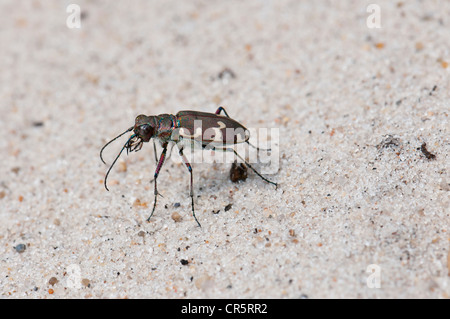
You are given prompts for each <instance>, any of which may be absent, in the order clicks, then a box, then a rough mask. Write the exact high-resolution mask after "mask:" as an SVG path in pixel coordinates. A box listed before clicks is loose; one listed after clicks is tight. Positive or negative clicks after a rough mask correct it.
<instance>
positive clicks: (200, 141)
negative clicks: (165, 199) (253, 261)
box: [100, 107, 278, 227]
mask: <svg viewBox="0 0 450 319" xmlns="http://www.w3.org/2000/svg"><path fill="white" fill-rule="evenodd" d="M221 112H223V113H224V114H225V115H221V114H220V113H221ZM196 121H201V123H202V124H203V125H202V126H201V127H197V126H196V125H195V123H196ZM131 131H133V132H134V133H133V134H132V135H131V136H130V137H129V138H128V140H127V141H126V142H125V144H124V146H123V147H122V149H121V150H120V152H119V154H118V155H117V156H116V158H115V159H114V161H113V163H112V164H111V166H110V167H109V169H108V171H107V172H106V176H105V180H104V185H105V188H106V190H108V191H109V189H108V186H107V184H106V180H107V178H108V175H109V173H110V171H111V169H112V167H113V166H114V164H115V163H116V161H117V159H118V158H119V157H120V155H121V154H122V152H123V151H124V150H125V149H126V150H127V154H128V152H133V151H135V152H137V151H139V150H140V149H141V148H142V145H143V144H144V143H146V142H149V141H150V140H151V139H152V138H153V139H158V140H159V141H160V143H161V146H162V153H161V156H160V157H159V160H158V158H157V155H156V146H155V144H153V146H154V150H155V158H156V162H157V165H156V170H155V175H154V180H153V181H154V185H155V186H154V195H155V201H154V203H153V209H152V212H151V214H150V216H149V217H148V218H147V221H150V218H151V217H152V216H153V213H154V212H155V208H156V202H157V199H158V195H159V193H158V188H157V182H156V181H157V178H158V175H159V172H160V170H161V167H162V165H163V164H164V160H165V157H166V152H167V147H168V144H169V142H175V143H176V145H177V146H178V149H179V154H180V156H181V158H182V159H183V162H184V164H185V165H186V167H187V169H188V171H189V174H190V178H191V180H190V193H189V195H190V197H191V207H192V215H193V217H194V219H195V221H196V222H197V224H198V226H200V227H201V225H200V223H199V221H198V220H197V217H196V216H195V210H194V191H193V174H192V166H191V164H190V163H189V162H188V160H187V158H186V156H185V155H184V154H183V150H184V148H185V147H193V146H195V145H199V146H201V147H202V148H203V149H208V150H213V151H226V152H234V154H235V155H236V156H237V157H239V158H240V159H241V160H242V161H243V162H244V163H245V164H246V165H247V167H249V168H250V169H251V170H252V171H253V172H255V173H256V175H258V176H259V177H261V178H262V179H263V180H264V181H265V182H267V183H270V184H272V185H275V187H277V185H278V184H277V183H275V182H272V181H270V180H268V179H267V178H266V177H264V176H263V175H261V174H260V173H259V172H258V171H257V170H256V169H255V168H253V167H252V166H251V165H250V164H249V163H248V162H247V161H246V160H245V159H244V158H243V157H242V156H240V155H239V154H238V153H237V152H236V150H235V149H234V148H231V147H230V146H232V145H235V144H238V143H247V144H249V145H251V146H253V145H252V144H250V142H249V138H250V134H249V131H248V130H247V129H246V128H245V127H244V126H243V125H242V124H240V123H239V122H237V121H235V120H233V119H232V118H231V117H230V116H229V115H228V113H227V111H226V110H225V109H224V108H223V107H219V108H218V109H217V111H216V112H215V113H206V112H197V111H180V112H178V113H177V114H176V115H172V114H160V115H156V116H146V115H142V114H141V115H138V116H137V117H136V119H135V124H134V126H132V127H130V128H129V129H127V130H126V131H125V132H123V133H121V134H120V135H118V136H116V137H115V138H113V139H112V140H111V141H109V142H108V143H106V144H105V145H104V146H103V147H102V149H101V150H100V159H101V160H102V162H103V163H105V161H104V160H103V157H102V153H103V150H104V149H105V148H106V147H107V146H108V145H109V144H111V143H112V142H113V141H115V140H116V139H118V138H119V137H121V136H122V135H124V134H126V133H128V132H131ZM153 141H154V140H153ZM253 147H255V146H253ZM255 148H256V149H257V150H259V148H257V147H255ZM105 164H106V163H105Z"/></svg>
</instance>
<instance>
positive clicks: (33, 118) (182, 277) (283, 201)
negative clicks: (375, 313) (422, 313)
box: [0, 0, 450, 298]
mask: <svg viewBox="0 0 450 319" xmlns="http://www.w3.org/2000/svg"><path fill="white" fill-rule="evenodd" d="M70 3H72V1H38V0H34V1H20V2H19V1H15V0H2V1H1V3H0V10H1V12H7V14H4V15H3V16H2V24H1V26H0V43H2V45H1V48H0V69H1V72H0V111H1V118H0V124H1V125H0V132H1V136H2V139H1V140H0V154H1V155H0V158H1V164H2V165H0V220H1V221H0V256H1V258H0V295H1V296H2V297H3V298H449V296H450V277H449V272H450V266H449V264H450V255H449V249H450V241H449V240H450V236H449V231H450V230H449V220H450V219H449V212H450V210H449V204H450V203H449V190H450V176H449V149H450V143H449V113H450V107H449V105H450V102H449V101H450V49H449V48H450V47H449V40H450V2H448V1H403V2H399V1H378V2H377V5H378V6H379V8H380V10H381V12H380V18H381V20H380V21H379V22H380V28H371V26H373V25H372V24H370V23H369V25H368V23H367V19H368V18H369V16H370V15H371V14H372V13H376V12H375V11H373V12H372V11H370V12H367V8H368V5H369V4H370V3H373V2H372V1H356V0H355V1H350V0H348V1H338V2H337V1H284V0H283V1H245V2H244V1H133V2H132V4H130V3H129V1H122V0H121V1H105V0H102V1H78V2H77V4H78V5H79V7H80V8H81V20H80V21H81V22H80V23H81V25H80V26H81V27H80V28H70V27H68V24H67V19H68V17H69V16H70V15H71V14H72V13H71V12H72V11H70V12H69V13H67V12H66V9H67V6H68V5H69V4H70ZM72 22H76V20H72V19H70V18H69V26H73V24H71V23H72ZM369 22H377V21H376V20H372V19H370V21H369ZM220 105H222V106H225V107H226V110H227V111H228V113H229V114H230V116H231V117H233V118H234V119H236V120H237V121H239V122H241V123H242V124H244V125H245V126H246V127H248V128H254V129H256V130H258V129H263V130H264V129H265V130H266V131H267V132H268V133H269V134H268V135H269V137H267V136H266V138H264V136H262V137H263V140H270V141H271V142H272V147H273V148H274V150H275V149H276V150H278V153H277V154H278V156H277V157H276V160H275V162H274V163H275V164H274V165H276V167H275V169H274V172H268V174H267V175H266V176H267V177H268V178H270V179H271V180H273V181H275V182H278V183H279V186H278V187H277V188H276V189H275V187H274V186H273V185H270V184H268V183H266V182H264V181H263V180H262V179H260V178H259V177H258V176H256V175H255V174H254V173H253V172H252V171H248V178H247V180H245V181H244V182H240V183H233V182H231V181H230V179H229V171H230V167H231V164H230V163H226V164H221V163H197V162H195V163H193V164H192V166H193V172H194V195H195V197H194V198H195V208H196V216H197V218H198V220H199V222H200V223H201V225H202V227H201V228H200V227H198V226H197V224H196V222H195V220H194V219H193V217H192V213H191V202H190V197H189V173H188V171H187V170H186V168H185V167H184V166H183V164H182V163H181V162H180V160H179V158H178V151H176V148H174V149H173V150H172V154H171V156H170V159H168V160H167V162H166V163H165V165H164V166H163V168H162V170H161V172H160V175H159V178H158V190H159V192H160V193H161V195H162V196H163V197H158V205H157V208H156V211H155V214H154V216H153V217H152V219H151V221H150V222H147V221H146V219H147V217H148V215H149V213H150V211H151V208H152V206H153V184H152V183H151V180H152V177H153V174H154V171H155V167H156V164H155V158H154V154H153V146H152V144H151V143H149V144H145V145H144V146H143V148H142V150H141V151H139V152H136V153H130V154H129V155H128V156H127V155H126V154H122V157H121V158H120V159H119V161H118V162H117V164H116V166H115V167H114V168H113V170H112V172H111V174H110V176H109V180H108V186H109V189H110V191H109V192H107V191H106V190H105V188H104V187H103V181H104V178H105V173H106V171H107V169H108V166H109V165H110V164H111V163H112V161H113V160H114V157H115V156H116V155H117V154H118V152H119V151H120V149H121V147H122V146H123V144H124V143H125V142H126V139H127V138H126V137H125V136H124V137H122V138H121V139H120V140H118V141H116V142H115V143H113V144H111V146H110V147H109V148H107V149H106V150H105V152H104V158H105V161H106V162H107V164H108V165H104V164H103V163H102V162H101V161H100V159H99V151H100V149H101V147H102V146H103V145H104V144H105V143H106V142H107V141H109V140H110V139H112V138H113V137H115V136H117V135H118V134H120V133H122V132H123V131H124V130H126V129H127V128H129V127H130V126H132V125H133V124H134V119H135V117H136V116H137V115H138V114H141V113H143V114H146V115H156V114H161V113H169V114H175V113H177V112H178V111H180V110H186V109H187V110H189V109H191V110H197V111H204V112H215V110H216V109H217V107H218V106H220ZM272 133H273V134H272ZM424 143H425V144H426V146H424V147H422V146H423V145H424ZM157 151H158V153H161V147H160V146H158V150H157ZM254 166H255V168H258V169H259V170H261V171H262V170H264V169H265V166H267V165H264V164H263V163H256V164H255V165H254ZM230 204H231V206H230ZM225 208H227V210H226V209H225Z"/></svg>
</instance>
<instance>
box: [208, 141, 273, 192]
mask: <svg viewBox="0 0 450 319" xmlns="http://www.w3.org/2000/svg"><path fill="white" fill-rule="evenodd" d="M211 150H212V151H223V152H234V154H235V155H236V156H237V157H239V158H240V159H241V160H242V161H243V162H244V163H245V165H247V166H248V167H250V169H251V170H252V171H253V172H255V174H256V175H258V176H259V177H261V179H262V180H263V181H265V182H267V183H269V184H272V185H275V188H277V187H278V184H277V183H275V182H272V181H271V180H268V179H267V178H266V177H264V176H262V175H261V173H260V172H258V171H257V170H256V169H255V168H253V166H251V165H250V163H249V162H247V161H246V160H245V159H244V158H243V157H242V156H241V155H239V153H238V152H236V150H235V149H234V148H216V147H213V148H212V149H211Z"/></svg>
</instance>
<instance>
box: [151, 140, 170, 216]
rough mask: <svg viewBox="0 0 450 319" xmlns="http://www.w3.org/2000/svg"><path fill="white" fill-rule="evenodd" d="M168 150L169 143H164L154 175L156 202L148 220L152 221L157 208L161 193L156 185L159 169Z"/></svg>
mask: <svg viewBox="0 0 450 319" xmlns="http://www.w3.org/2000/svg"><path fill="white" fill-rule="evenodd" d="M166 152H167V143H165V144H163V150H162V153H161V156H160V157H159V161H158V165H157V166H156V171H155V177H154V181H155V191H154V194H155V202H154V204H153V209H152V213H151V214H150V216H149V217H148V218H147V221H150V218H152V216H153V213H154V212H155V208H156V201H157V199H158V195H160V194H159V193H158V188H157V185H156V180H157V178H158V175H159V171H160V170H161V167H162V165H163V164H164V158H165V157H166Z"/></svg>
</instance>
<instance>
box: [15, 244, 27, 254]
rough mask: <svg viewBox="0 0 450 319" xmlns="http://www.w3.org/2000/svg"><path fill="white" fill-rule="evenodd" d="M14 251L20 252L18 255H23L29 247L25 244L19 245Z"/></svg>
mask: <svg viewBox="0 0 450 319" xmlns="http://www.w3.org/2000/svg"><path fill="white" fill-rule="evenodd" d="M14 249H15V250H16V251H17V252H18V253H23V252H24V251H25V249H27V245H25V244H19V245H17V246H16V247H14Z"/></svg>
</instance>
